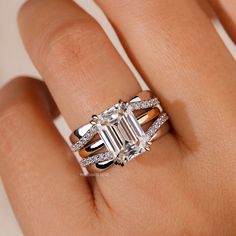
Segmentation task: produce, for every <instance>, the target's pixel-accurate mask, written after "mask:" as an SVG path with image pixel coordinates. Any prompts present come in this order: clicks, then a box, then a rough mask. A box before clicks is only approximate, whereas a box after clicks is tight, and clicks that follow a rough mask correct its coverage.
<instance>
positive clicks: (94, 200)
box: [0, 0, 236, 236]
mask: <svg viewBox="0 0 236 236" xmlns="http://www.w3.org/2000/svg"><path fill="white" fill-rule="evenodd" d="M97 2H98V4H99V5H100V6H101V7H102V9H103V10H104V12H105V13H106V15H107V16H108V17H109V19H110V20H111V22H112V23H113V25H114V27H115V29H116V30H117V33H118V35H119V37H120V39H121V41H122V43H123V45H124V47H125V48H126V50H127V52H128V55H129V57H130V58H131V60H132V62H133V63H134V65H135V66H136V68H137V69H138V71H139V72H140V74H141V75H142V76H143V78H144V79H145V81H146V83H147V84H148V85H149V86H150V88H151V90H152V91H154V92H155V93H156V95H157V96H158V97H159V98H160V100H161V102H162V105H163V107H164V108H165V110H166V111H167V113H168V115H169V117H170V121H171V124H172V130H171V131H170V132H169V133H168V134H167V135H165V136H164V137H162V138H161V139H159V140H157V141H155V142H154V143H153V145H152V150H151V151H150V152H149V153H145V154H144V155H142V156H141V157H138V158H136V159H135V160H133V161H131V162H130V163H128V164H127V165H126V166H125V167H124V168H121V167H118V166H115V167H112V168H110V169H109V170H107V171H106V172H104V175H100V176H95V177H84V176H83V175H82V174H81V173H82V171H81V169H80V166H79V165H78V163H77V162H76V160H75V158H74V156H73V154H72V152H71V151H70V148H69V147H68V146H67V144H66V143H65V141H64V140H63V138H62V137H61V136H60V134H59V133H58V131H57V129H56V128H55V126H54V124H53V119H54V118H55V117H56V116H57V114H58V109H57V107H58V108H59V110H60V112H61V114H62V115H63V116H64V118H65V119H66V121H67V122H68V124H69V126H70V128H71V129H72V130H73V129H75V128H77V127H79V126H80V125H82V124H84V123H86V122H87V121H88V120H89V118H90V116H91V115H92V114H94V113H98V112H100V111H102V110H104V109H105V108H107V107H108V106H109V105H112V104H114V103H115V102H117V100H118V99H119V98H122V99H124V100H125V99H129V98H130V97H132V96H133V95H135V94H136V93H137V92H139V91H140V90H141V88H140V86H139V84H138V83H137V81H136V79H135V78H134V76H133V75H132V73H131V72H130V70H129V69H128V67H127V66H126V64H125V63H124V62H123V60H122V59H121V57H120V56H119V54H118V53H117V52H116V50H115V49H114V47H113V46H112V44H111V42H110V41H109V40H108V38H107V37H106V35H105V33H104V32H103V30H102V29H101V27H100V26H99V25H98V24H97V23H96V22H95V20H94V19H92V18H91V16H89V15H88V14H86V13H85V12H84V11H83V10H81V9H80V8H79V7H78V6H77V5H76V4H75V3H73V2H72V1H66V0H61V1H55V0H50V1H43V0H41V1H39V0H38V1H33V0H31V1H27V3H26V4H25V5H24V6H23V8H22V9H21V11H20V14H19V25H20V31H21V35H22V38H23V41H24V44H25V47H26V49H27V50H28V52H29V55H30V57H31V58H32V61H33V62H34V64H35V66H36V67H37V69H38V70H39V72H40V73H41V75H42V77H43V78H44V80H45V84H46V85H45V84H44V83H43V82H40V81H39V80H34V79H31V78H25V77H22V78H18V79H16V80H13V81H12V82H10V83H9V84H8V85H6V86H5V87H4V88H3V89H2V90H1V92H0V116H1V117H0V133H1V138H0V155H1V158H0V173H1V176H2V178H3V182H4V185H5V188H6V191H7V193H8V196H9V199H10V201H11V204H12V207H13V209H14V211H15V214H16V217H17V219H18V221H19V223H20V225H21V227H22V230H23V232H24V234H25V235H39V236H42V235H43V236H45V235H53V236H55V235H57V236H59V235H66V236H67V235H70V236H72V235H97V234H99V235H136V236H137V235H181V236H182V235H207V236H208V235H214V236H217V235H219V236H222V235H236V217H235V215H236V171H235V170H236V149H235V144H236V135H235V134H236V123H235V118H236V103H235V101H236V79H235V78H236V63H235V60H234V59H233V57H232V56H231V55H230V53H229V52H228V51H227V49H226V47H225V46H224V44H223V42H222V41H221V39H220V37H219V36H218V34H217V33H216V31H215V29H214V28H213V26H212V24H211V22H210V19H209V18H208V17H207V15H206V14H205V13H204V11H203V10H202V8H200V7H199V5H198V4H197V3H196V2H195V1H194V0H179V1H170V0H166V1H161V0H158V1H157V0H149V1H141V0H136V1H108V0H107V1H105V0H98V1H97ZM220 2H222V3H223V1H215V5H214V6H216V8H217V9H218V12H219V14H220V18H221V19H222V21H223V23H224V24H225V26H226V28H227V30H228V32H229V34H231V36H232V38H233V39H234V40H236V37H235V35H236V34H235V32H236V27H235V25H236V15H235V12H236V4H235V2H233V1H232V2H231V4H233V6H232V7H228V5H227V2H230V1H224V3H225V4H224V5H219V4H220ZM233 7H234V8H233ZM227 8H229V10H231V11H227ZM232 8H233V9H234V10H232ZM225 10H226V11H225ZM232 12H233V14H234V15H232ZM226 16H231V17H228V18H227V17H226ZM47 88H48V89H49V91H50V93H49V92H48V90H47ZM50 94H52V97H53V98H52V97H51V95H50ZM54 101H55V102H54ZM55 104H56V105H57V106H56V105H55Z"/></svg>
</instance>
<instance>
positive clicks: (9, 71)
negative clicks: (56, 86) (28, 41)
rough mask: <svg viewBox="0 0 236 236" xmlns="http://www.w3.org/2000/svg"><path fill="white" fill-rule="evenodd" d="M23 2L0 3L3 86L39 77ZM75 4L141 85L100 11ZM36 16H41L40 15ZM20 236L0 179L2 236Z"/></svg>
mask: <svg viewBox="0 0 236 236" xmlns="http://www.w3.org/2000/svg"><path fill="white" fill-rule="evenodd" d="M23 2H24V1H23V0H0V86H2V85H3V84H5V83H6V82H7V81H9V80H10V79H11V78H13V77H15V76H17V75H22V74H24V75H25V74H27V75H32V76H37V77H39V74H38V72H37V71H36V70H35V68H34V66H33V65H32V63H31V61H30V60H29V57H28V55H27V54H26V51H25V49H24V47H23V45H22V43H21V40H20V36H19V33H18V29H17V22H16V17H17V12H18V10H19V7H20V6H21V5H22V4H23ZM76 2H77V3H79V4H80V5H81V6H82V7H84V8H85V9H86V10H87V11H88V12H89V13H90V14H92V15H93V16H94V17H95V18H96V19H97V20H98V21H99V22H100V23H101V24H102V26H103V27H104V29H105V31H106V33H107V34H108V36H109V37H110V39H111V40H112V42H113V43H114V45H115V46H116V48H117V50H118V51H119V52H120V54H121V56H122V57H123V58H124V60H125V61H126V62H127V64H128V65H129V67H130V68H131V70H132V71H133V72H134V74H135V76H136V78H137V79H138V80H139V82H141V78H140V76H139V75H138V73H137V72H136V71H135V69H134V68H133V66H132V64H131V63H130V62H129V60H128V58H127V56H126V54H125V53H124V50H123V48H122V47H121V45H120V43H119V41H118V39H117V37H116V35H115V33H114V31H113V29H112V27H111V26H110V24H109V23H108V21H107V19H106V17H105V16H104V15H103V14H102V12H101V11H100V9H99V8H98V7H97V6H96V5H95V4H94V3H93V1H91V0H77V1H76ZM134 2H135V1H134ZM37 17H40V14H39V15H38V16H37ZM214 25H215V26H216V29H217V31H218V32H219V33H220V35H221V37H222V38H223V40H224V41H225V43H226V45H227V47H228V48H229V50H230V51H231V53H232V54H233V55H234V56H235V58H236V48H235V46H234V45H233V43H232V42H231V40H230V39H229V38H228V36H227V35H226V33H225V32H224V30H223V29H222V27H221V25H220V24H219V22H218V21H217V20H214ZM57 126H58V127H59V129H60V130H61V132H62V133H63V135H64V136H65V137H67V135H68V134H69V129H68V127H67V126H66V124H65V123H64V121H63V119H59V120H58V121H57ZM0 138H4V137H0ZM21 235H22V233H21V231H20V229H19V226H18V224H17V222H16V220H15V217H14V215H13V212H12V210H11V208H10V205H9V202H8V200H7V196H6V194H5V191H4V188H3V185H2V183H1V180H0V236H21Z"/></svg>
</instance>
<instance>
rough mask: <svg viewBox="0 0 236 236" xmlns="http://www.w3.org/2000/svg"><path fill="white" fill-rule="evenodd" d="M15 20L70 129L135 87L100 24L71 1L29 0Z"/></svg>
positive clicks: (123, 97) (126, 96)
mask: <svg viewBox="0 0 236 236" xmlns="http://www.w3.org/2000/svg"><path fill="white" fill-rule="evenodd" d="M36 12H40V15H41V17H35V14H36ZM19 25H20V30H21V35H22V38H23V41H24V43H25V46H26V48H27V50H28V52H29V54H30V56H31V58H32V60H33V62H34V64H35V65H36V66H37V68H38V69H39V71H40V73H41V74H42V75H43V77H44V78H45V81H46V83H47V85H48V87H49V89H50V91H51V93H52V95H53V96H54V98H55V100H56V102H57V104H58V107H59V109H60V110H61V112H62V114H63V116H64V117H65V118H66V120H67V122H68V123H69V125H70V127H71V128H72V129H75V128H77V127H78V126H79V125H81V124H84V123H86V122H88V120H89V119H90V117H91V115H92V114H94V113H97V112H101V111H102V110H104V109H105V108H107V107H108V106H109V105H112V104H114V103H116V102H117V101H118V99H120V98H122V99H124V100H125V99H129V98H130V97H131V96H133V95H135V94H136V93H137V92H139V91H140V87H139V85H138V83H137V81H136V80H135V78H134V77H133V75H132V74H131V72H130V71H129V69H128V67H127V66H126V65H125V63H124V62H123V60H122V59H121V58H120V56H119V55H118V53H117V52H116V50H115V49H114V48H113V46H112V45H111V43H110V41H109V40H108V38H107V37H106V35H105V33H104V32H103V30H102V29H101V27H100V26H99V25H98V24H97V23H96V22H95V20H94V19H92V17H90V16H89V15H88V14H87V13H85V12H84V11H83V10H82V9H80V8H79V7H78V6H77V5H76V4H75V3H74V2H73V1H65V0H62V1H55V0H54V1H28V2H27V3H26V4H25V5H24V7H23V8H22V9H21V12H20V15H19ZM45 26H47V27H46V29H45ZM42 29H43V30H42Z"/></svg>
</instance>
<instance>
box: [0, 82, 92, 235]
mask: <svg viewBox="0 0 236 236" xmlns="http://www.w3.org/2000/svg"><path fill="white" fill-rule="evenodd" d="M55 111H56V106H55V104H54V103H53V102H52V98H51V97H50V95H49V93H48V91H47V89H46V86H45V85H44V83H43V82H40V81H39V80H34V79H31V78H18V79H16V80H13V81H12V82H10V83H9V84H8V85H7V86H5V87H4V88H3V89H2V90H1V91H0V134H1V138H0V175H1V177H2V179H3V183H4V186H5V188H6V191H7V194H8V196H9V199H10V202H11V204H12V207H13V210H14V211H15V214H16V217H17V219H18V221H19V223H20V225H21V227H22V229H23V232H24V233H25V235H48V232H50V235H72V234H71V232H72V231H74V232H76V231H78V229H80V228H79V227H80V224H81V225H82V224H83V225H84V222H85V221H87V220H88V218H89V217H90V218H91V217H92V216H93V214H91V212H92V210H93V208H92V204H91V203H92V195H91V191H90V188H89V185H88V184H87V181H86V179H85V178H84V177H83V176H81V175H80V172H81V170H80V167H79V166H78V164H77V163H76V161H75V159H74V158H73V156H72V153H71V152H70V150H69V148H68V147H67V145H66V143H65V142H64V140H63V138H62V137H61V136H60V135H59V133H58V131H57V130H56V128H55V127H54V125H53V117H52V114H55ZM82 214H83V215H82ZM78 219H79V222H78Z"/></svg>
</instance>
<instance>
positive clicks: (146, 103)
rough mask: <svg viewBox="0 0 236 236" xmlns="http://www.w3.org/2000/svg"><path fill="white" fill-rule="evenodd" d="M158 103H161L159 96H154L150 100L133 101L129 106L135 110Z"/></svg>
mask: <svg viewBox="0 0 236 236" xmlns="http://www.w3.org/2000/svg"><path fill="white" fill-rule="evenodd" d="M158 104H160V102H159V100H158V99H157V98H152V99H150V100H144V101H139V102H131V103H130V105H129V106H130V108H131V109H132V110H133V111H135V110H141V109H147V108H150V107H155V106H157V105H158Z"/></svg>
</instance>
